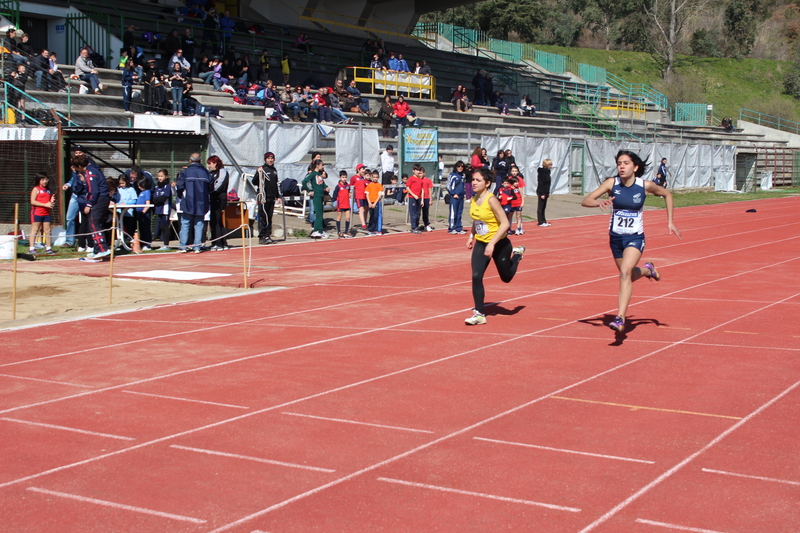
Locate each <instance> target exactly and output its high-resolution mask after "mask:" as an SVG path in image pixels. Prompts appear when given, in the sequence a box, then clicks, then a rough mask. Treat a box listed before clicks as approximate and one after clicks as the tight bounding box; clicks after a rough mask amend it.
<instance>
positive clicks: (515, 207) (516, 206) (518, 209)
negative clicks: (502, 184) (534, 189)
mask: <svg viewBox="0 0 800 533" xmlns="http://www.w3.org/2000/svg"><path fill="white" fill-rule="evenodd" d="M514 168H516V167H514ZM508 183H509V185H511V190H512V191H513V192H514V196H515V197H514V199H513V200H511V213H510V214H509V216H508V231H509V233H511V232H513V233H514V234H516V235H521V233H519V230H521V229H522V205H523V203H524V202H525V200H524V198H525V197H524V196H523V195H522V194H521V193H520V188H519V180H518V179H517V178H515V177H514V176H509V177H508ZM514 215H516V217H517V230H514V229H513V223H514Z"/></svg>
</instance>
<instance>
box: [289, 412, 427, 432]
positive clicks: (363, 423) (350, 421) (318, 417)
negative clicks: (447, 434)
mask: <svg viewBox="0 0 800 533" xmlns="http://www.w3.org/2000/svg"><path fill="white" fill-rule="evenodd" d="M281 414H282V415H289V416H302V417H303V418H315V419H317V420H328V421H330V422H343V423H345V424H357V425H359V426H372V427H375V428H384V429H397V430H399V431H413V432H414V433H433V431H428V430H427V429H411V428H402V427H399V426H384V425H383V424H370V423H369V422H358V421H356V420H344V419H342V418H327V417H324V416H314V415H304V414H301V413H287V412H283V413H281Z"/></svg>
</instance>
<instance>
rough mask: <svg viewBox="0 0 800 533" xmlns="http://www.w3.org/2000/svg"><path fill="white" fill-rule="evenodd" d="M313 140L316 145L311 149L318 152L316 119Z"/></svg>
mask: <svg viewBox="0 0 800 533" xmlns="http://www.w3.org/2000/svg"><path fill="white" fill-rule="evenodd" d="M311 139H312V140H313V141H314V143H313V144H312V145H311V149H312V150H314V151H316V150H317V119H316V117H315V118H314V135H312V136H311Z"/></svg>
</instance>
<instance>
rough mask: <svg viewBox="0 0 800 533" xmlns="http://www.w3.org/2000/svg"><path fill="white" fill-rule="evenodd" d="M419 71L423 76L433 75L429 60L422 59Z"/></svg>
mask: <svg viewBox="0 0 800 533" xmlns="http://www.w3.org/2000/svg"><path fill="white" fill-rule="evenodd" d="M419 73H420V74H422V75H423V76H430V75H431V67H429V66H428V60H427V59H423V60H422V66H421V67H420V68H419Z"/></svg>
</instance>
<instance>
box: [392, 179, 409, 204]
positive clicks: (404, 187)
mask: <svg viewBox="0 0 800 533" xmlns="http://www.w3.org/2000/svg"><path fill="white" fill-rule="evenodd" d="M407 194H408V174H403V177H401V178H400V185H398V187H397V192H395V199H396V200H397V201H398V202H399V203H400V205H406V195H407Z"/></svg>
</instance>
